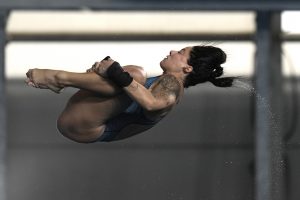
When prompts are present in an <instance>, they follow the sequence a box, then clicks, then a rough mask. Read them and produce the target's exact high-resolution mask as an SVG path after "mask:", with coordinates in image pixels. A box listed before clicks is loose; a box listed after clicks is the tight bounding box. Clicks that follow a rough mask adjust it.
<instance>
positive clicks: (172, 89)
mask: <svg viewBox="0 0 300 200" xmlns="http://www.w3.org/2000/svg"><path fill="white" fill-rule="evenodd" d="M180 91H181V85H180V82H179V81H178V80H177V78H176V77H175V76H172V75H163V76H161V77H160V78H159V80H158V81H157V85H156V86H155V87H154V88H153V92H154V94H155V95H156V96H157V95H159V96H164V97H170V96H173V97H175V99H177V98H178V97H179V96H180Z"/></svg>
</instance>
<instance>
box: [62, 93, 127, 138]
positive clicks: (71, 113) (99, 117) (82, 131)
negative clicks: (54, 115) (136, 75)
mask: <svg viewBox="0 0 300 200" xmlns="http://www.w3.org/2000/svg"><path fill="white" fill-rule="evenodd" d="M130 103H131V99H130V98H129V97H128V96H127V95H126V94H125V93H121V94H120V95H117V96H115V97H110V98H107V97H100V96H99V95H97V94H95V93H92V92H90V91H87V90H79V91H78V92H77V93H75V94H74V95H73V96H72V97H71V98H70V100H69V101H68V103H67V106H66V108H65V109H64V111H63V112H62V113H61V115H60V116H59V118H58V120H57V128H58V130H59V131H60V132H61V133H62V134H63V135H64V136H66V137H67V138H69V139H71V140H73V141H76V142H80V143H89V142H94V141H96V140H97V139H98V138H99V137H100V136H101V135H102V133H103V131H104V129H105V123H106V121H107V120H108V119H110V118H112V117H115V116H116V115H118V114H120V113H121V112H123V110H125V109H126V108H127V107H128V106H129V105H130Z"/></svg>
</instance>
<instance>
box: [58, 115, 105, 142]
mask: <svg viewBox="0 0 300 200" xmlns="http://www.w3.org/2000/svg"><path fill="white" fill-rule="evenodd" d="M74 124H76V123H74V121H73V120H70V118H69V117H68V116H66V115H64V114H61V115H60V116H59V117H58V119H57V129H58V131H59V132H60V133H61V134H62V135H63V136H64V137H66V138H68V139H70V140H72V141H74V142H77V143H84V144H87V143H93V142H96V141H97V140H98V138H99V137H100V136H101V133H102V132H103V131H104V128H105V127H104V126H99V127H96V128H92V129H82V128H80V127H77V126H76V125H74Z"/></svg>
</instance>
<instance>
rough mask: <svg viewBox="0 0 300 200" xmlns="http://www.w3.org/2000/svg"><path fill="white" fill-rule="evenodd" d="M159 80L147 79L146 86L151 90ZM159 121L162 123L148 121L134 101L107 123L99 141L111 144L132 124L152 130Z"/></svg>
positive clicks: (154, 78) (155, 78)
mask: <svg viewBox="0 0 300 200" xmlns="http://www.w3.org/2000/svg"><path fill="white" fill-rule="evenodd" d="M158 78H159V77H151V78H147V80H146V83H145V85H144V86H145V87H146V88H147V89H149V88H150V86H151V85H152V84H153V82H154V81H156V80H157V79H158ZM158 121H160V119H159V120H155V121H154V120H150V119H148V118H147V117H146V116H145V115H144V112H143V108H142V107H141V106H140V105H139V104H138V103H137V102H136V101H132V103H131V104H130V105H129V106H128V108H127V109H126V110H125V111H124V112H122V113H121V114H119V115H118V116H116V117H114V118H112V119H110V120H108V121H107V123H106V124H105V125H106V127H105V130H104V133H103V134H102V135H101V137H100V138H99V139H98V141H100V142H109V141H112V140H114V138H115V137H116V136H117V135H118V133H119V132H120V131H121V130H122V129H123V128H125V127H126V126H128V125H130V124H139V125H150V128H151V126H154V125H155V124H156V123H157V122H158Z"/></svg>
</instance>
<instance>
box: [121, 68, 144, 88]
mask: <svg viewBox="0 0 300 200" xmlns="http://www.w3.org/2000/svg"><path fill="white" fill-rule="evenodd" d="M123 69H124V70H125V71H127V72H128V73H129V74H130V75H131V76H132V78H133V79H134V80H135V81H137V82H138V83H140V84H142V85H144V84H145V83H146V79H147V76H146V72H145V71H144V69H143V68H142V67H139V66H135V65H127V66H124V67H123Z"/></svg>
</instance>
